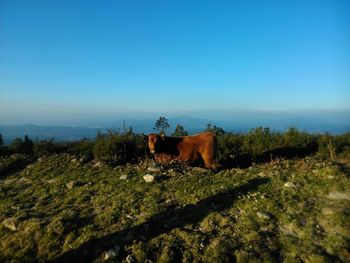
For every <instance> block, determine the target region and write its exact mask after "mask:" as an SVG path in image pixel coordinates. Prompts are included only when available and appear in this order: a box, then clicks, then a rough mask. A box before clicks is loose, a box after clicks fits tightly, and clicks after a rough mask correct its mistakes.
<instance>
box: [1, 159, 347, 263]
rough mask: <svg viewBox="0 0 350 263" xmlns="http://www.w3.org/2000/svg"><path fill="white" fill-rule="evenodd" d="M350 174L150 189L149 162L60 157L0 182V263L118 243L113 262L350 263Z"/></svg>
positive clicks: (61, 256) (74, 255) (291, 166)
mask: <svg viewBox="0 0 350 263" xmlns="http://www.w3.org/2000/svg"><path fill="white" fill-rule="evenodd" d="M349 167H350V163H349V162H347V161H344V160H338V161H332V162H331V161H321V160H318V159H316V158H314V157H307V158H305V159H299V160H286V161H281V162H275V163H268V164H264V165H257V166H252V167H250V168H247V169H232V170H223V171H221V172H218V173H212V172H209V173H198V172H194V171H192V170H191V169H184V170H176V169H175V170H174V169H173V170H172V171H171V170H168V169H165V170H164V171H163V172H164V174H162V173H160V174H162V175H161V176H160V177H158V178H157V180H156V181H155V182H153V183H146V182H145V181H144V180H143V178H142V176H143V175H145V174H147V173H149V172H147V171H146V168H147V163H141V164H139V165H124V166H117V167H110V166H108V165H103V164H102V165H101V166H98V165H97V166H96V165H95V164H94V163H86V164H81V163H79V161H76V160H74V158H73V157H72V156H69V155H64V154H62V155H54V156H51V157H47V158H45V159H43V160H41V162H39V161H37V162H35V163H33V164H31V165H28V166H27V167H26V168H25V169H23V170H22V171H20V172H17V173H15V174H12V175H8V176H6V177H2V178H1V177H0V261H1V262H3V261H4V262H37V261H39V262H46V261H57V262H64V261H75V260H76V259H78V261H79V260H80V261H81V262H88V261H95V262H100V261H103V260H104V255H105V252H106V251H108V250H109V249H112V248H113V247H114V246H116V245H117V246H119V247H120V251H119V254H118V255H117V256H116V257H114V258H111V259H109V261H110V262H123V261H124V262H125V259H126V257H127V256H129V258H131V257H132V258H133V259H134V260H135V261H136V262H147V261H148V262H234V261H237V262H281V261H284V262H348V261H349V260H350V250H349V247H350V224H349V222H350V205H349V204H350V201H349V198H350V180H349V176H350V174H349ZM122 174H128V179H127V180H121V179H119V177H120V175H122ZM286 183H287V184H286ZM9 220H10V221H11V222H12V226H14V227H15V229H12V230H11V227H9V224H8V222H9ZM1 222H2V223H1Z"/></svg>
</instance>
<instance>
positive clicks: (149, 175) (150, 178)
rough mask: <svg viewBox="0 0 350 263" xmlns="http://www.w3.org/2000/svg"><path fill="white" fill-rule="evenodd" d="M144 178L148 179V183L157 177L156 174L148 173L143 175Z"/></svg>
mask: <svg viewBox="0 0 350 263" xmlns="http://www.w3.org/2000/svg"><path fill="white" fill-rule="evenodd" d="M143 179H144V180H145V181H146V183H152V182H153V181H154V179H155V176H154V175H152V174H146V175H144V176H143Z"/></svg>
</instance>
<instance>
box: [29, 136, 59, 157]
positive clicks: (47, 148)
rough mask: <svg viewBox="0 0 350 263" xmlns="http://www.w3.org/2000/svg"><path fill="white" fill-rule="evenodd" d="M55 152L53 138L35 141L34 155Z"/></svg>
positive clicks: (39, 155)
mask: <svg viewBox="0 0 350 263" xmlns="http://www.w3.org/2000/svg"><path fill="white" fill-rule="evenodd" d="M54 152H55V147H54V144H53V139H51V140H42V141H38V142H36V143H34V156H35V157H36V158H38V157H41V156H45V155H46V156H48V155H51V154H53V153H54Z"/></svg>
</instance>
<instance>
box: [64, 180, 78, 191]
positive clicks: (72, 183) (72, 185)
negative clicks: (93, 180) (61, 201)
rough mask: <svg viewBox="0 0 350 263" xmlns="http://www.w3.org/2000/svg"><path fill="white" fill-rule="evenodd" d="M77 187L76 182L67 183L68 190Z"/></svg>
mask: <svg viewBox="0 0 350 263" xmlns="http://www.w3.org/2000/svg"><path fill="white" fill-rule="evenodd" d="M75 185H76V183H75V182H74V181H69V182H68V183H66V186H67V188H68V189H73V187H74V186H75Z"/></svg>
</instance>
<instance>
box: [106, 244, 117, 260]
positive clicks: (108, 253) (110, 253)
mask: <svg viewBox="0 0 350 263" xmlns="http://www.w3.org/2000/svg"><path fill="white" fill-rule="evenodd" d="M119 250H120V247H119V246H114V247H113V248H112V249H110V250H108V251H106V252H105V256H104V260H108V259H110V258H114V257H117V256H118V255H119Z"/></svg>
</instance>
